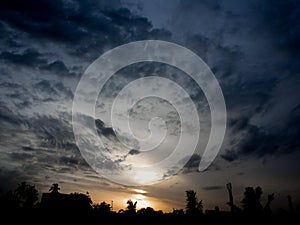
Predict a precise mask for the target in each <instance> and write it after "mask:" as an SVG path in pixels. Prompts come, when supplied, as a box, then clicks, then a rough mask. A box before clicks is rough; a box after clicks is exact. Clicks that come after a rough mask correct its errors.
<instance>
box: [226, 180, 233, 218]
mask: <svg viewBox="0 0 300 225" xmlns="http://www.w3.org/2000/svg"><path fill="white" fill-rule="evenodd" d="M226 187H227V190H228V194H229V202H228V203H227V204H228V205H229V206H230V210H231V212H232V213H233V212H234V204H233V195H232V185H231V183H228V184H226Z"/></svg>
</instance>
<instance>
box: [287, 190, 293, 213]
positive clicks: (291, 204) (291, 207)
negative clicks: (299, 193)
mask: <svg viewBox="0 0 300 225" xmlns="http://www.w3.org/2000/svg"><path fill="white" fill-rule="evenodd" d="M287 199H288V201H289V209H290V213H291V214H294V212H295V211H294V206H293V202H292V197H291V196H290V195H288V196H287Z"/></svg>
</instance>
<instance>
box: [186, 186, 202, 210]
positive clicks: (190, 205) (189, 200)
mask: <svg viewBox="0 0 300 225" xmlns="http://www.w3.org/2000/svg"><path fill="white" fill-rule="evenodd" d="M185 193H186V213H187V214H190V215H195V214H199V213H202V211H203V205H202V200H200V201H198V199H197V196H196V194H197V193H196V192H195V191H194V190H189V191H186V192H185Z"/></svg>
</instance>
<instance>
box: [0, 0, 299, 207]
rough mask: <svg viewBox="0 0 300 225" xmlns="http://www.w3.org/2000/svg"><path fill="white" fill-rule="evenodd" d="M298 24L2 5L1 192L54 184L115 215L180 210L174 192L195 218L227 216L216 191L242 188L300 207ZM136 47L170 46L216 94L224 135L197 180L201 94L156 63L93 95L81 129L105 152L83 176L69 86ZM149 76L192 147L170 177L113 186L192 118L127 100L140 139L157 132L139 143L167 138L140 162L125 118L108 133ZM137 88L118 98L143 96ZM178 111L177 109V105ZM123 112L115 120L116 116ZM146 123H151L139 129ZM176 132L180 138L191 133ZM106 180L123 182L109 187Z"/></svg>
mask: <svg viewBox="0 0 300 225" xmlns="http://www.w3.org/2000/svg"><path fill="white" fill-rule="evenodd" d="M298 21H300V4H299V1H296V0H278V1H271V0H266V1H259V0H246V1H234V0H224V1H221V0H220V1H219V0H215V1H208V0H203V1H196V0H195V1H192V0H186V1H183V0H173V1H171V0H167V1H158V0H154V1H146V0H122V1H117V0H116V1H114V0H112V1H104V0H87V1H80V0H65V1H63V0H56V1H46V0H39V1H37V0H24V1H17V0H9V1H8V0H3V1H1V3H0V87H1V88H0V187H1V190H3V191H5V190H9V189H13V188H15V187H16V185H17V183H19V182H21V181H27V182H29V183H32V184H34V185H35V186H36V187H37V188H38V190H39V191H40V193H42V192H48V189H49V188H50V186H51V184H52V183H59V185H60V187H61V192H64V193H70V192H83V193H85V192H86V191H88V192H89V194H90V196H91V198H92V200H93V201H94V202H101V201H106V202H108V203H110V202H111V201H113V202H114V209H116V210H118V209H120V208H125V206H126V201H127V200H128V199H133V200H137V201H138V203H137V207H138V208H141V207H146V206H151V207H154V208H155V209H163V210H164V211H172V209H173V208H184V207H185V191H186V190H190V189H193V190H195V191H196V192H197V196H198V199H202V200H203V204H204V208H205V209H212V208H214V206H216V205H218V206H219V207H220V209H221V210H229V207H228V206H227V205H226V202H227V201H228V195H227V190H226V184H227V183H228V182H231V183H232V184H233V194H234V200H235V203H236V204H237V205H239V203H240V201H241V199H242V196H243V191H244V188H245V187H247V186H252V187H256V186H261V187H262V190H263V196H262V202H263V203H265V202H266V198H267V194H268V193H273V192H274V193H275V200H274V208H275V207H277V208H279V207H281V208H284V209H287V208H288V202H287V199H286V196H287V195H288V194H289V195H291V196H292V198H293V201H294V203H295V206H296V207H297V208H298V210H299V208H300V195H299V193H300V192H299V190H300V181H299V178H300V176H299V171H300V170H299V169H300V166H299V160H300V149H299V148H300V142H299V140H300V93H299V86H300V77H299V75H300V62H299V58H300V24H299V22H298ZM141 40H162V41H168V42H172V43H175V44H178V45H181V46H183V47H185V48H187V49H189V50H191V51H192V52H193V53H195V54H197V55H198V56H199V57H200V58H201V59H202V60H203V62H204V63H205V64H206V65H207V66H208V67H209V68H210V70H211V71H212V73H213V74H214V75H215V77H216V79H217V81H218V83H219V85H220V87H221V89H222V92H223V95H224V100H225V104H226V111H227V124H226V125H227V126H226V133H225V137H224V141H223V144H222V146H221V148H220V151H219V153H218V155H217V157H216V159H215V160H214V161H213V163H212V164H211V165H210V166H209V167H208V169H207V170H205V171H202V172H199V171H198V164H199V162H200V160H201V157H202V156H203V151H204V149H205V146H206V144H207V142H208V138H209V134H210V129H211V122H210V120H211V114H210V107H209V104H208V101H207V99H206V98H205V93H203V90H201V88H199V87H198V86H197V85H196V83H195V81H193V80H192V79H191V78H190V77H189V76H188V75H187V74H185V73H184V72H183V71H182V70H180V69H177V68H174V67H172V66H170V65H165V64H163V63H158V62H152V63H151V62H141V63H136V64H133V65H129V66H127V67H124V68H122V69H121V70H119V71H118V72H117V73H115V74H114V75H113V76H112V77H111V78H110V79H109V80H108V81H107V82H106V83H105V84H104V86H103V89H102V92H101V93H100V94H99V96H98V99H97V101H96V106H95V113H94V115H93V116H92V115H85V117H84V123H89V121H93V123H94V122H95V126H96V131H97V138H101V140H102V142H103V144H104V147H103V146H102V147H101V148H99V149H98V150H97V152H99V155H97V157H99V159H98V161H99V166H100V167H101V168H100V170H99V171H95V168H93V166H91V165H90V164H89V163H88V162H87V161H88V160H86V158H85V157H84V156H83V155H82V154H81V153H82V152H81V151H80V149H79V147H78V145H77V143H76V140H75V137H74V133H73V124H72V106H73V99H74V96H75V92H76V88H77V86H78V84H79V81H80V79H81V78H82V77H83V75H84V74H85V71H86V70H87V68H88V67H89V65H90V64H92V63H93V62H94V61H95V60H96V59H97V58H98V57H99V56H101V55H102V54H104V53H106V52H108V51H109V50H111V49H113V48H115V47H118V46H120V45H123V44H127V43H130V42H133V41H141ZM153 76H154V77H160V78H161V79H164V78H166V79H167V80H172V81H173V82H176V84H178V85H179V86H180V87H181V88H183V89H184V90H185V91H186V93H187V94H188V95H189V96H190V99H191V100H192V101H193V103H194V106H195V108H196V110H197V114H198V116H199V120H200V124H201V126H200V135H199V141H198V143H197V147H196V149H195V151H194V152H193V153H192V154H190V153H189V155H188V156H189V158H188V160H184V159H187V158H186V157H187V155H185V156H184V157H183V158H182V161H180V162H184V163H183V164H184V167H183V168H182V169H181V170H180V171H176V172H174V173H173V172H172V171H171V172H170V171H169V172H170V173H168V171H162V170H160V168H158V170H160V171H161V172H162V174H163V176H161V175H160V177H159V178H158V180H159V182H157V183H155V184H150V185H145V184H144V183H147V182H148V180H147V177H149V176H150V175H149V173H148V174H147V173H146V172H144V173H142V174H140V175H139V177H138V180H139V182H140V184H139V185H138V186H131V185H124V184H123V183H124V182H125V181H128V180H130V179H131V178H132V177H130V176H129V174H128V173H127V172H128V171H130V169H128V168H130V166H132V165H137V164H139V165H144V164H151V163H155V162H158V161H160V160H162V159H163V158H165V157H167V156H168V155H169V154H171V151H172V149H174V146H176V144H177V143H178V140H179V137H180V134H181V133H180V132H179V130H180V129H181V123H180V119H181V117H184V118H186V117H187V118H189V115H191V114H189V113H190V111H185V113H184V114H183V115H179V114H178V112H176V107H174V105H172V104H170V103H168V101H166V100H164V99H159V98H156V97H149V98H145V99H142V100H141V101H138V102H137V103H136V104H135V105H134V106H133V107H132V109H130V125H131V126H132V127H131V128H132V131H133V133H134V134H135V135H136V136H139V137H140V138H145V137H147V136H149V129H150V130H151V128H153V130H155V129H156V130H155V131H156V132H157V133H159V135H156V136H154V137H153V139H151V142H149V143H148V144H149V145H151V146H152V144H155V143H156V142H157V141H159V140H160V138H161V136H162V135H161V132H164V130H166V132H165V133H163V134H164V135H165V136H163V137H164V139H163V141H162V142H161V143H160V142H159V143H158V146H155V147H153V146H152V147H153V149H154V150H156V151H150V152H142V149H141V146H140V145H139V143H137V142H136V139H135V138H133V137H132V136H129V137H128V136H126V134H125V133H124V132H123V133H122V131H123V130H122V129H124V126H125V125H124V124H122V121H125V119H126V118H124V114H121V113H119V114H117V115H116V118H119V120H118V121H121V124H120V123H119V124H118V125H119V126H116V127H114V124H113V121H112V120H111V109H112V107H113V102H114V99H115V98H116V97H118V93H119V92H121V91H123V90H124V87H130V84H132V82H134V81H135V80H138V79H139V78H144V79H145V78H147V79H151V77H153ZM166 79H165V80H166ZM147 82H148V83H146V85H145V83H144V84H140V85H138V86H137V87H139V88H136V89H135V90H134V92H132V90H131V92H128V93H127V92H125V94H126V93H127V94H128V95H129V96H142V95H143V93H144V92H145V90H146V89H147V84H149V82H150V81H147ZM150 83H151V82H150ZM91 84H92V83H91ZM151 84H152V85H154V87H156V88H159V87H160V88H162V89H160V90H162V91H160V92H158V93H160V94H162V95H166V96H174V98H175V99H177V98H180V97H182V95H181V94H179V92H178V90H177V91H175V92H174V90H173V89H172V90H171V89H168V87H166V86H163V84H161V83H160V82H153V83H151ZM143 85H144V86H143ZM160 85H162V86H160ZM86 89H87V92H88V91H89V87H87V88H86ZM123 94H124V93H123ZM125 99H127V98H125ZM121 100H122V99H121ZM179 100H180V101H179V105H181V106H184V104H185V103H186V101H185V99H183V98H181V99H179ZM123 103H124V101H123ZM123 103H122V101H121V103H119V105H118V106H119V110H123V109H125V105H124V106H123V105H122V104H123ZM82 108H84V105H82ZM186 109H187V110H188V109H190V108H186ZM157 117H160V118H162V120H163V122H162V121H161V120H151V119H152V118H157ZM190 117H191V116H190ZM149 121H151V122H153V123H149ZM124 123H125V122H124ZM149 124H150V125H149ZM151 124H152V125H151ZM183 126H184V124H183ZM188 127H189V129H187V130H186V132H187V134H188V135H187V136H188V137H187V138H190V137H192V136H193V135H194V134H195V129H194V128H193V127H192V125H190V126H188ZM153 133H154V134H156V133H155V132H153ZM122 140H123V141H122ZM190 143H191V141H189V140H187V141H186V142H185V146H186V147H187V148H190V147H191V146H190V145H189V144H190ZM124 144H125V145H126V144H128V146H124ZM153 149H152V150H153ZM183 151H187V150H183ZM92 154H96V153H92ZM97 154H98V153H97ZM93 157H94V155H93ZM95 157H96V156H95ZM126 168H127V169H126ZM120 171H121V172H120ZM115 173H116V174H118V176H117V180H118V181H120V180H122V182H123V183H122V182H121V184H120V183H118V182H113V181H111V180H110V179H107V178H108V174H115ZM150 177H151V176H150Z"/></svg>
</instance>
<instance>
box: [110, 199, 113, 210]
mask: <svg viewBox="0 0 300 225" xmlns="http://www.w3.org/2000/svg"><path fill="white" fill-rule="evenodd" d="M110 205H111V206H110V208H111V211H113V210H114V201H113V200H111V204H110Z"/></svg>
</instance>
